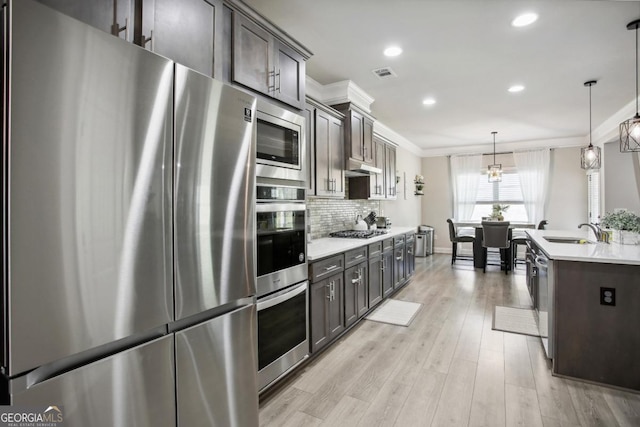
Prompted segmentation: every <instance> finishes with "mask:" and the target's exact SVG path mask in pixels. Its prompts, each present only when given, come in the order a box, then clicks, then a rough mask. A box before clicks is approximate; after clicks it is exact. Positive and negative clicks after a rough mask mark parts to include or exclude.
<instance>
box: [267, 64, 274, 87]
mask: <svg viewBox="0 0 640 427" xmlns="http://www.w3.org/2000/svg"><path fill="white" fill-rule="evenodd" d="M272 79H273V80H272ZM271 81H273V84H271V83H270V82H271ZM267 91H268V92H271V91H273V92H275V91H276V69H275V68H274V69H273V70H269V71H267Z"/></svg>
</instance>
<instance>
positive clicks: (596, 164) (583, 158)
mask: <svg viewBox="0 0 640 427" xmlns="http://www.w3.org/2000/svg"><path fill="white" fill-rule="evenodd" d="M596 83H597V80H589V81H588V82H585V83H584V85H585V86H588V87H589V146H588V147H584V148H582V149H581V150H580V167H581V168H582V169H586V170H597V169H600V147H594V146H593V144H592V143H591V86H593V85H594V84H596Z"/></svg>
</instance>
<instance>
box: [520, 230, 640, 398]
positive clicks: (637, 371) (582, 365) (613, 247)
mask: <svg viewBox="0 0 640 427" xmlns="http://www.w3.org/2000/svg"><path fill="white" fill-rule="evenodd" d="M527 234H528V235H529V237H530V239H531V243H532V248H533V250H534V251H535V250H539V251H541V256H540V257H538V258H546V260H545V261H546V262H542V263H539V262H536V263H535V264H536V265H538V266H539V265H544V264H548V268H547V267H545V268H544V273H542V269H539V270H538V271H536V274H534V276H535V275H539V276H540V277H539V279H540V280H541V281H540V285H541V286H544V287H545V289H548V294H547V295H545V292H544V290H538V292H537V295H541V299H540V300H537V301H536V298H534V303H535V304H537V305H539V306H541V307H542V308H541V309H540V310H539V312H542V313H543V314H542V315H539V318H538V320H539V322H540V321H541V322H545V321H546V320H547V319H546V318H545V317H546V316H545V314H546V313H544V305H545V300H544V299H545V298H548V322H549V323H548V328H549V330H548V332H549V350H550V351H549V354H548V356H549V357H550V358H552V359H553V365H552V372H553V374H554V375H558V376H565V377H571V378H578V379H582V380H586V381H591V382H596V383H600V384H606V385H610V386H615V387H620V388H624V389H631V390H636V391H640V364H639V363H638V360H640V334H639V333H638V330H637V329H638V325H640V246H634V245H621V244H619V243H603V242H597V241H596V239H595V238H594V236H593V233H592V232H590V231H585V230H577V229H576V230H575V231H568V230H527ZM569 238H575V240H574V241H575V242H577V243H568V242H567V240H569ZM545 275H548V277H545ZM537 308H540V307H537Z"/></svg>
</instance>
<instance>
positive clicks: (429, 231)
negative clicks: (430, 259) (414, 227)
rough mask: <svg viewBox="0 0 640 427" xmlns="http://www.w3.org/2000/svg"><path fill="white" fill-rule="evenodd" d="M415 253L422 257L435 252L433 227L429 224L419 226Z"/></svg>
mask: <svg viewBox="0 0 640 427" xmlns="http://www.w3.org/2000/svg"><path fill="white" fill-rule="evenodd" d="M415 254H416V256H420V257H425V256H429V255H431V254H433V227H430V226H428V225H421V226H420V227H418V233H416V248H415Z"/></svg>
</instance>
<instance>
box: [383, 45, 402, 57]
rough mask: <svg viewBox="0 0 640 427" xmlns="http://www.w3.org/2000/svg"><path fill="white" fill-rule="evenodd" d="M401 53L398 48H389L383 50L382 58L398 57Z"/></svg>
mask: <svg viewBox="0 0 640 427" xmlns="http://www.w3.org/2000/svg"><path fill="white" fill-rule="evenodd" d="M401 53H402V49H401V48H400V47H398V46H390V47H388V48H386V49H385V50H384V56H398V55H400V54H401Z"/></svg>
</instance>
